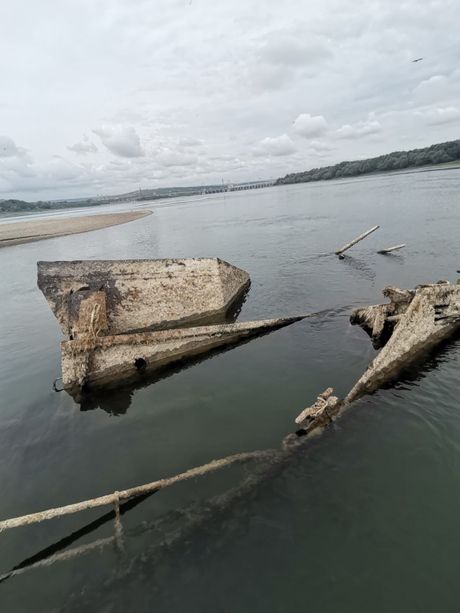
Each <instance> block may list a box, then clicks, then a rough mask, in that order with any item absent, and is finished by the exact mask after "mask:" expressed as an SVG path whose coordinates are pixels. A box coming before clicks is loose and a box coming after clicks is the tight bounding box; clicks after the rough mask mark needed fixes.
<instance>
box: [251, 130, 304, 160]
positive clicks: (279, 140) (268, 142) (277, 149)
mask: <svg viewBox="0 0 460 613" xmlns="http://www.w3.org/2000/svg"><path fill="white" fill-rule="evenodd" d="M295 151H297V149H296V146H295V145H294V143H293V142H292V140H291V139H290V138H289V136H288V135H287V134H282V135H281V136H275V137H271V136H267V137H266V138H264V139H263V140H261V141H260V143H259V145H258V147H257V148H256V154H257V155H275V156H283V155H291V154H292V153H295Z"/></svg>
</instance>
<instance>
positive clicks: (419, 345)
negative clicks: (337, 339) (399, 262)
mask: <svg viewBox="0 0 460 613" xmlns="http://www.w3.org/2000/svg"><path fill="white" fill-rule="evenodd" d="M389 289H391V291H388V290H389ZM384 291H385V292H386V295H388V296H390V297H391V299H392V300H395V298H396V300H397V302H392V303H391V305H380V306H376V307H370V309H373V311H369V308H368V309H358V312H357V311H355V312H354V314H353V317H354V319H355V323H360V324H361V325H362V326H363V327H364V328H365V329H369V328H370V327H371V324H373V325H374V324H375V318H373V317H372V313H373V314H374V315H375V317H377V314H378V313H379V311H378V309H379V308H380V309H381V311H380V312H382V311H385V312H386V316H388V312H389V311H391V313H392V315H391V316H388V317H389V318H390V320H391V323H392V325H394V329H393V331H392V333H391V336H390V338H389V340H388V342H387V343H386V344H385V346H384V348H383V349H382V350H381V351H380V353H379V354H378V355H377V356H376V357H375V359H374V360H373V361H372V362H371V363H370V365H369V368H368V369H367V370H366V372H365V373H364V374H363V376H362V377H361V378H360V379H359V380H358V382H357V383H356V385H355V386H354V387H353V389H352V390H351V391H350V393H349V394H348V396H347V397H346V399H345V400H346V402H352V401H353V400H356V399H357V398H360V397H361V396H363V395H365V394H369V393H371V392H373V391H375V390H377V389H378V388H380V387H381V386H382V385H385V384H386V383H387V382H389V381H391V380H393V379H395V378H397V377H398V375H399V374H400V373H401V371H402V370H404V369H406V368H407V367H408V366H410V365H411V363H412V362H413V361H415V360H417V359H418V358H419V357H420V355H421V354H423V352H425V351H427V350H430V349H432V348H433V347H435V346H436V345H437V344H439V343H440V342H441V341H443V340H444V339H446V338H448V337H449V336H451V335H452V334H454V333H455V332H456V331H457V330H459V329H460V285H459V284H456V285H455V284H452V283H448V282H445V281H444V282H440V283H436V284H432V285H423V286H419V287H417V288H416V289H415V290H410V291H409V292H408V291H405V290H397V289H396V288H387V290H384ZM396 309H397V314H398V317H395V315H394V312H395V310H396ZM359 311H360V312H359ZM360 318H361V321H360ZM387 321H388V319H387Z"/></svg>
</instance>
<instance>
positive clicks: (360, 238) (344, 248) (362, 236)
mask: <svg viewBox="0 0 460 613" xmlns="http://www.w3.org/2000/svg"><path fill="white" fill-rule="evenodd" d="M379 228H380V226H374V227H373V228H371V229H370V230H367V232H363V233H362V234H360V235H359V236H357V237H356V238H354V239H353V240H352V241H350V242H349V243H347V244H346V245H344V246H343V247H340V249H337V251H336V252H335V255H338V256H339V257H341V256H342V254H343V253H344V252H345V251H348V249H350V248H351V247H353V245H356V243H359V242H360V241H362V240H363V239H365V238H366V236H369V234H372V232H375V231H376V230H378V229H379ZM342 257H343V256H342Z"/></svg>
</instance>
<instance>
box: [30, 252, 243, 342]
mask: <svg viewBox="0 0 460 613" xmlns="http://www.w3.org/2000/svg"><path fill="white" fill-rule="evenodd" d="M248 284H249V275H248V273H246V272H245V271H244V270H241V269H239V268H236V267H235V266H232V265H230V264H228V263H227V262H224V261H222V260H219V259H218V258H196V259H163V260H83V261H68V262H66V261H63V262H38V286H39V288H40V289H41V291H42V292H43V294H44V295H45V297H46V299H47V301H48V303H49V305H50V307H51V309H52V310H53V312H54V314H55V315H56V317H57V319H58V321H59V323H60V325H61V328H62V331H63V332H64V334H65V335H66V336H68V337H71V335H72V326H73V322H74V321H75V320H77V319H78V317H79V313H78V312H74V311H75V309H78V308H79V300H75V298H76V296H75V294H78V293H81V292H88V291H92V292H94V291H104V292H105V294H106V308H107V333H108V334H122V333H127V332H133V331H138V330H146V329H162V328H171V327H174V326H179V325H184V324H190V323H194V322H195V323H196V322H199V321H200V320H204V319H206V318H209V317H213V316H215V315H216V316H217V315H219V314H221V313H225V311H226V309H227V308H229V306H230V305H231V304H232V303H233V302H234V300H236V298H237V297H238V295H240V294H241V293H242V292H243V291H244V289H245V288H246V287H247V286H248Z"/></svg>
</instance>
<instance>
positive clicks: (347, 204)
mask: <svg viewBox="0 0 460 613" xmlns="http://www.w3.org/2000/svg"><path fill="white" fill-rule="evenodd" d="M459 190H460V171H449V172H447V171H439V172H433V173H423V174H417V175H401V176H380V177H372V178H364V179H353V180H347V181H335V182H329V183H315V184H309V185H293V186H288V187H275V188H268V189H262V190H254V191H250V192H236V193H231V194H225V195H224V194H218V195H215V196H212V197H207V198H190V199H188V200H187V199H185V200H181V201H180V202H177V201H176V202H175V201H173V200H171V201H166V202H162V203H153V204H150V205H149V204H146V205H144V206H147V207H149V208H152V210H153V211H154V214H153V215H151V216H149V217H147V218H145V219H142V220H138V221H135V222H132V223H130V224H126V225H122V226H117V227H112V228H106V229H104V230H99V231H97V232H91V233H87V234H81V235H75V236H69V237H62V238H56V239H52V240H48V241H43V242H38V243H31V244H27V245H20V246H16V247H10V248H6V249H3V250H0V266H1V271H2V292H1V296H0V314H1V320H0V321H1V334H0V355H1V358H0V388H1V390H0V391H1V395H0V398H1V409H0V450H1V451H0V453H1V461H0V488H1V490H0V491H1V492H2V496H1V499H0V517H1V518H7V517H13V516H16V515H22V514H25V513H29V512H34V511H38V510H41V509H44V508H49V507H53V506H58V505H64V504H67V503H70V502H74V501H78V500H84V499H87V498H91V497H93V496H98V495H101V494H104V493H110V492H112V491H114V490H119V489H123V488H127V487H131V486H134V485H137V484H141V483H144V482H148V481H151V480H154V479H157V478H161V477H163V476H168V475H173V474H176V473H178V472H180V471H183V470H185V469H187V468H189V467H192V466H196V465H198V464H201V463H204V462H207V461H209V460H211V459H213V458H217V457H223V456H225V455H227V454H231V453H236V452H239V451H250V450H254V449H265V448H276V447H279V445H280V441H281V439H282V438H283V437H284V436H285V435H286V434H287V433H289V432H292V431H293V429H294V423H293V420H294V418H295V416H296V415H297V414H298V413H299V412H300V410H302V409H303V408H304V407H305V406H307V405H308V404H311V402H312V401H313V400H314V398H315V397H316V395H317V394H318V393H319V392H320V391H322V390H323V389H324V388H325V387H327V386H333V387H334V388H335V390H336V392H337V393H338V394H339V395H341V396H343V395H344V394H346V392H347V391H348V390H349V389H350V388H351V387H352V385H353V383H354V382H355V380H356V379H357V378H358V376H359V375H360V374H361V373H362V372H363V370H364V369H365V367H366V365H367V363H368V362H369V360H370V359H372V357H373V355H375V352H374V350H373V349H372V346H371V343H370V341H369V339H368V338H367V337H366V335H365V334H364V333H363V332H362V331H361V330H360V329H359V328H357V327H352V326H350V324H349V322H348V317H349V313H350V310H351V308H352V307H353V306H359V305H367V304H372V303H376V302H379V301H380V300H381V293H380V292H381V289H382V288H383V287H384V286H385V285H389V284H392V285H397V286H400V287H413V286H414V285H416V284H418V283H423V282H430V281H437V280H439V279H449V280H451V281H453V280H454V279H455V278H456V277H457V276H458V275H457V274H456V271H457V270H458V269H460V253H459V240H458V236H459V231H460V205H459V202H458V194H459ZM375 224H380V225H381V229H380V230H379V231H378V232H376V233H374V234H373V235H372V236H371V237H369V238H368V239H366V240H365V241H363V242H362V243H360V244H359V245H356V247H354V249H353V250H352V251H350V256H349V257H347V258H346V259H345V260H343V261H339V260H338V259H337V258H336V257H335V256H333V255H331V253H332V252H333V251H334V249H336V248H337V247H339V246H341V245H342V244H343V243H345V242H347V241H348V240H350V239H351V238H353V237H354V236H355V235H357V234H359V233H360V232H362V231H364V230H366V229H368V228H370V227H371V226H373V225H375ZM398 243H406V244H407V247H406V248H405V249H404V250H402V251H401V252H399V253H397V254H395V255H391V256H381V255H378V254H377V253H376V250H377V249H380V248H382V247H388V246H390V245H394V244H398ZM198 256H218V257H220V258H222V259H225V260H227V261H229V262H231V263H232V264H235V265H236V266H240V267H242V268H244V269H245V270H247V271H248V272H249V273H250V275H251V279H252V285H251V289H250V292H249V294H248V296H247V298H246V301H245V303H244V305H243V307H242V311H241V314H240V316H239V321H244V320H248V319H256V318H265V317H276V316H285V315H295V314H298V313H305V312H311V311H326V312H325V313H323V314H322V315H321V316H319V317H318V318H315V319H307V320H304V321H302V322H299V323H296V324H294V325H292V326H290V327H288V328H285V329H282V330H279V331H276V332H273V333H272V334H270V335H267V336H264V337H262V338H259V339H255V340H253V341H252V342H250V343H247V344H245V345H242V346H240V347H237V348H235V349H232V350H231V351H226V352H224V353H220V354H218V355H215V356H213V357H212V358H210V359H206V360H203V361H201V362H198V363H195V364H193V365H191V366H190V367H189V368H184V369H182V370H178V369H176V370H175V371H172V372H170V373H165V376H163V377H162V378H158V380H156V381H144V382H142V384H141V385H138V386H129V387H127V386H124V387H120V388H119V389H117V390H111V391H110V392H107V393H106V394H103V395H102V396H100V397H98V398H95V399H93V400H92V402H86V403H83V404H81V405H79V404H77V403H75V402H74V401H73V399H72V398H71V397H70V396H69V395H68V394H66V393H65V392H63V393H56V392H54V391H53V389H52V383H53V380H54V379H55V378H56V377H58V376H59V369H60V363H59V341H60V338H61V336H60V332H59V328H58V325H57V322H56V321H55V319H54V317H53V315H52V313H51V311H50V309H49V308H48V306H47V304H46V302H45V299H44V298H43V296H42V295H41V293H40V292H39V290H38V289H37V288H36V261H37V260H58V259H81V258H94V259H109V258H116V259H121V258H158V257H198ZM459 365H460V342H459V340H458V339H453V340H452V342H450V343H448V344H447V345H446V346H444V347H443V348H442V349H441V350H440V351H439V352H437V353H436V354H434V355H432V356H430V357H429V359H428V360H427V362H426V363H425V365H424V367H423V368H421V369H412V370H411V371H410V372H408V373H407V376H406V377H405V378H404V379H403V380H402V381H400V382H399V383H398V384H397V385H395V386H394V387H392V388H390V389H386V390H381V391H380V392H378V393H377V394H375V395H373V396H371V397H368V398H365V399H362V400H361V401H359V402H358V403H356V405H354V407H353V408H352V409H350V410H349V411H347V412H346V413H345V415H344V416H343V417H342V418H341V419H340V420H339V421H338V422H337V423H336V424H335V426H334V427H332V428H330V429H328V430H327V431H326V432H325V433H324V434H323V435H322V436H321V437H317V438H315V439H314V440H312V441H311V442H310V443H309V444H308V445H306V446H303V447H302V449H301V450H299V451H298V452H296V453H294V454H293V455H292V456H291V457H290V458H289V461H286V462H283V463H282V464H281V465H279V464H275V465H272V464H267V465H265V466H264V465H263V464H262V465H261V463H254V464H248V465H246V466H245V467H237V468H233V469H228V470H225V471H223V472H221V473H216V474H213V475H209V476H207V477H204V478H202V479H199V480H195V481H191V482H187V483H183V484H181V485H178V486H177V487H174V488H171V489H168V490H165V491H162V492H158V493H157V494H155V495H153V496H150V497H148V498H147V499H145V500H143V501H139V502H138V504H136V505H135V506H134V507H133V508H131V509H129V510H126V512H125V513H124V514H123V518H122V520H123V530H124V539H123V549H120V548H117V546H116V545H115V544H114V543H109V544H107V545H106V546H101V547H98V548H96V549H93V550H91V551H87V552H86V553H82V554H81V555H79V556H76V557H73V558H71V559H68V560H55V561H54V563H52V564H50V565H49V566H42V567H39V568H30V567H29V569H28V570H26V571H25V572H24V573H23V574H21V575H18V576H12V577H9V578H5V579H4V580H3V581H2V582H0V607H1V610H2V611H5V612H8V613H10V612H15V611H21V612H24V611H34V612H36V611H81V610H85V611H98V612H99V611H110V612H118V611H128V610H129V611H131V610H132V611H136V612H139V611H140V612H143V611H151V610H155V611H168V612H171V611H192V612H195V611H196V612H204V611H206V612H207V611H212V612H214V611H223V612H234V611H238V612H241V611H252V612H253V611H261V612H262V611H263V612H264V613H267V612H275V611H276V612H278V611H279V612H281V611H283V612H284V611H293V610H299V609H302V610H311V611H315V612H318V611H321V613H325V612H334V613H335V612H339V611H340V612H341V613H343V612H350V613H351V612H352V611H353V612H355V611H367V610H371V611H373V612H378V613H383V612H385V613H386V612H390V611H392V612H393V611H404V612H405V613H408V612H412V611H414V612H415V611H417V612H420V611H423V612H431V611H433V612H434V611H443V613H445V612H450V611H457V610H458V601H459V598H460V587H459V584H458V578H457V566H458V560H459V558H460V537H459V536H458V517H459V514H460V480H459V474H460V402H459V397H460V385H459V380H458V372H459ZM166 375H168V376H166ZM109 511H110V509H108V508H102V509H96V510H94V511H89V512H85V513H80V514H78V515H73V516H68V517H65V518H62V519H56V520H52V521H50V522H46V523H43V524H41V525H36V526H30V527H28V528H20V529H17V530H12V531H10V532H7V533H3V534H0V539H1V547H0V573H6V572H7V571H9V570H11V569H12V568H14V567H17V566H18V565H21V564H22V563H24V562H25V561H28V562H26V564H25V566H27V564H30V563H33V562H39V561H41V560H43V559H46V555H47V554H61V553H63V552H66V551H69V550H71V549H73V548H75V547H81V546H83V545H86V544H89V543H92V542H95V541H98V540H99V539H105V538H108V537H111V536H113V534H114V531H113V522H112V517H111V516H106V515H105V514H106V513H108V512H109Z"/></svg>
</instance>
